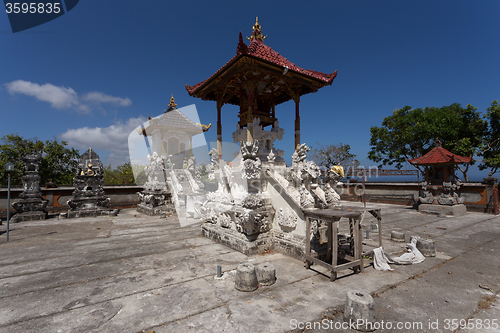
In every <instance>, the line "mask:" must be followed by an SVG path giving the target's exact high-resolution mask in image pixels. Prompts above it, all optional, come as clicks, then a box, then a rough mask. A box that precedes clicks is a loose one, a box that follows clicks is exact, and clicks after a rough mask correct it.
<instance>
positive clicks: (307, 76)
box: [186, 18, 337, 159]
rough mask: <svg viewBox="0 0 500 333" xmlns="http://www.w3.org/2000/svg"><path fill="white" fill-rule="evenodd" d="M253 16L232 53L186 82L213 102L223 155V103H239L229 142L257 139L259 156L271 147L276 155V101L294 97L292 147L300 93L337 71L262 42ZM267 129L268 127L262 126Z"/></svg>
mask: <svg viewBox="0 0 500 333" xmlns="http://www.w3.org/2000/svg"><path fill="white" fill-rule="evenodd" d="M266 37H267V36H264V35H263V34H262V31H261V26H260V25H259V22H258V18H257V19H256V22H255V25H254V26H253V31H252V34H251V36H250V37H249V38H247V39H248V40H250V43H249V45H247V44H245V42H244V41H243V37H242V34H241V32H240V35H239V41H238V46H237V48H236V55H235V56H234V57H233V58H231V59H230V60H229V61H228V62H227V63H226V64H225V65H224V66H222V68H220V69H219V70H218V71H217V72H215V73H214V74H213V75H212V76H210V77H209V78H208V79H206V80H204V81H202V82H200V83H198V84H195V85H193V86H188V85H187V84H186V90H187V91H188V93H189V95H191V96H194V97H198V98H201V99H202V100H209V101H215V102H216V103H217V149H218V152H219V155H220V156H222V123H221V109H222V106H223V105H225V104H232V105H237V106H239V114H238V117H239V121H238V124H237V127H236V132H234V133H233V140H234V142H238V141H253V140H254V139H257V140H259V157H260V158H261V159H263V157H264V156H267V154H269V152H270V151H271V150H273V151H274V153H275V154H276V155H277V156H278V157H279V156H280V155H283V153H284V152H282V151H279V150H276V149H274V148H273V142H274V141H275V140H276V139H280V140H281V137H282V136H283V129H280V128H279V123H278V121H277V120H278V119H277V118H276V114H275V106H276V105H278V104H281V103H284V102H287V101H289V100H293V101H294V102H295V147H297V145H299V143H300V113H299V110H300V97H301V96H302V95H305V94H309V93H313V92H316V91H318V89H320V88H322V87H324V86H327V85H331V84H332V82H333V80H334V79H335V77H336V76H337V71H335V72H333V73H331V74H325V73H321V72H317V71H314V70H310V69H303V68H301V67H299V66H297V65H295V64H294V63H292V62H291V61H289V60H288V59H286V58H285V57H283V56H282V55H280V54H279V53H278V52H276V51H274V50H273V49H272V48H271V47H269V46H267V45H266V44H264V39H265V38H266ZM266 128H267V129H266Z"/></svg>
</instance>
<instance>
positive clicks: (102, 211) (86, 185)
mask: <svg viewBox="0 0 500 333" xmlns="http://www.w3.org/2000/svg"><path fill="white" fill-rule="evenodd" d="M103 169H104V167H103V165H102V162H101V161H100V160H99V156H98V155H97V154H96V153H95V152H94V151H93V150H92V148H89V149H88V150H87V151H86V152H85V153H83V155H82V156H81V157H80V163H78V167H77V172H76V176H75V178H73V186H74V187H75V190H74V191H73V198H71V199H70V200H68V206H69V207H70V210H69V211H68V215H67V216H68V218H72V217H86V216H98V215H108V214H110V209H109V208H108V205H109V201H110V199H109V198H108V197H106V196H105V195H104V189H103V188H102V186H103V185H104V176H103V174H102V173H103Z"/></svg>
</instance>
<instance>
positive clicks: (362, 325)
mask: <svg viewBox="0 0 500 333" xmlns="http://www.w3.org/2000/svg"><path fill="white" fill-rule="evenodd" d="M344 321H346V322H354V323H356V330H357V331H363V332H370V331H374V330H375V328H374V327H373V324H374V323H375V307H374V302H373V297H372V296H371V295H370V294H369V293H367V292H364V291H360V290H349V291H348V292H347V297H346V301H345V310H344ZM370 324H371V325H370Z"/></svg>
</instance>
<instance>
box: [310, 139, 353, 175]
mask: <svg viewBox="0 0 500 333" xmlns="http://www.w3.org/2000/svg"><path fill="white" fill-rule="evenodd" d="M308 155H309V158H310V159H311V160H313V161H314V162H316V164H317V165H318V166H324V167H326V168H328V169H330V168H331V167H332V166H334V165H341V166H343V167H344V169H348V168H356V167H358V165H359V161H358V160H357V159H356V155H355V154H352V153H351V146H349V145H345V144H343V143H338V144H329V145H324V144H321V143H317V146H316V147H311V152H310V153H309V154H308Z"/></svg>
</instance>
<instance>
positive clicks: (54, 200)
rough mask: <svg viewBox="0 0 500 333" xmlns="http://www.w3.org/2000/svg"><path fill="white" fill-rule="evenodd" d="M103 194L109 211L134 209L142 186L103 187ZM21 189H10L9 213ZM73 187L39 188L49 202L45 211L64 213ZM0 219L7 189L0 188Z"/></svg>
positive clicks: (2, 214) (5, 208)
mask: <svg viewBox="0 0 500 333" xmlns="http://www.w3.org/2000/svg"><path fill="white" fill-rule="evenodd" d="M103 188H104V192H105V193H106V196H107V197H109V198H110V199H111V200H110V208H111V209H121V208H134V207H137V204H138V203H139V198H138V197H137V194H136V193H137V192H139V191H142V186H104V187H103ZM22 191H23V189H22V188H11V190H10V203H11V207H10V211H11V215H12V214H13V213H15V212H16V211H15V209H14V208H12V203H14V202H16V201H18V200H19V194H21V192H22ZM73 191H74V188H73V187H57V188H43V187H42V188H41V192H42V197H43V199H45V200H49V203H48V204H47V210H48V212H49V213H58V212H66V211H68V209H69V206H68V204H67V201H68V200H69V199H71V197H72V193H73ZM0 217H2V218H6V217H7V188H0Z"/></svg>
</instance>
